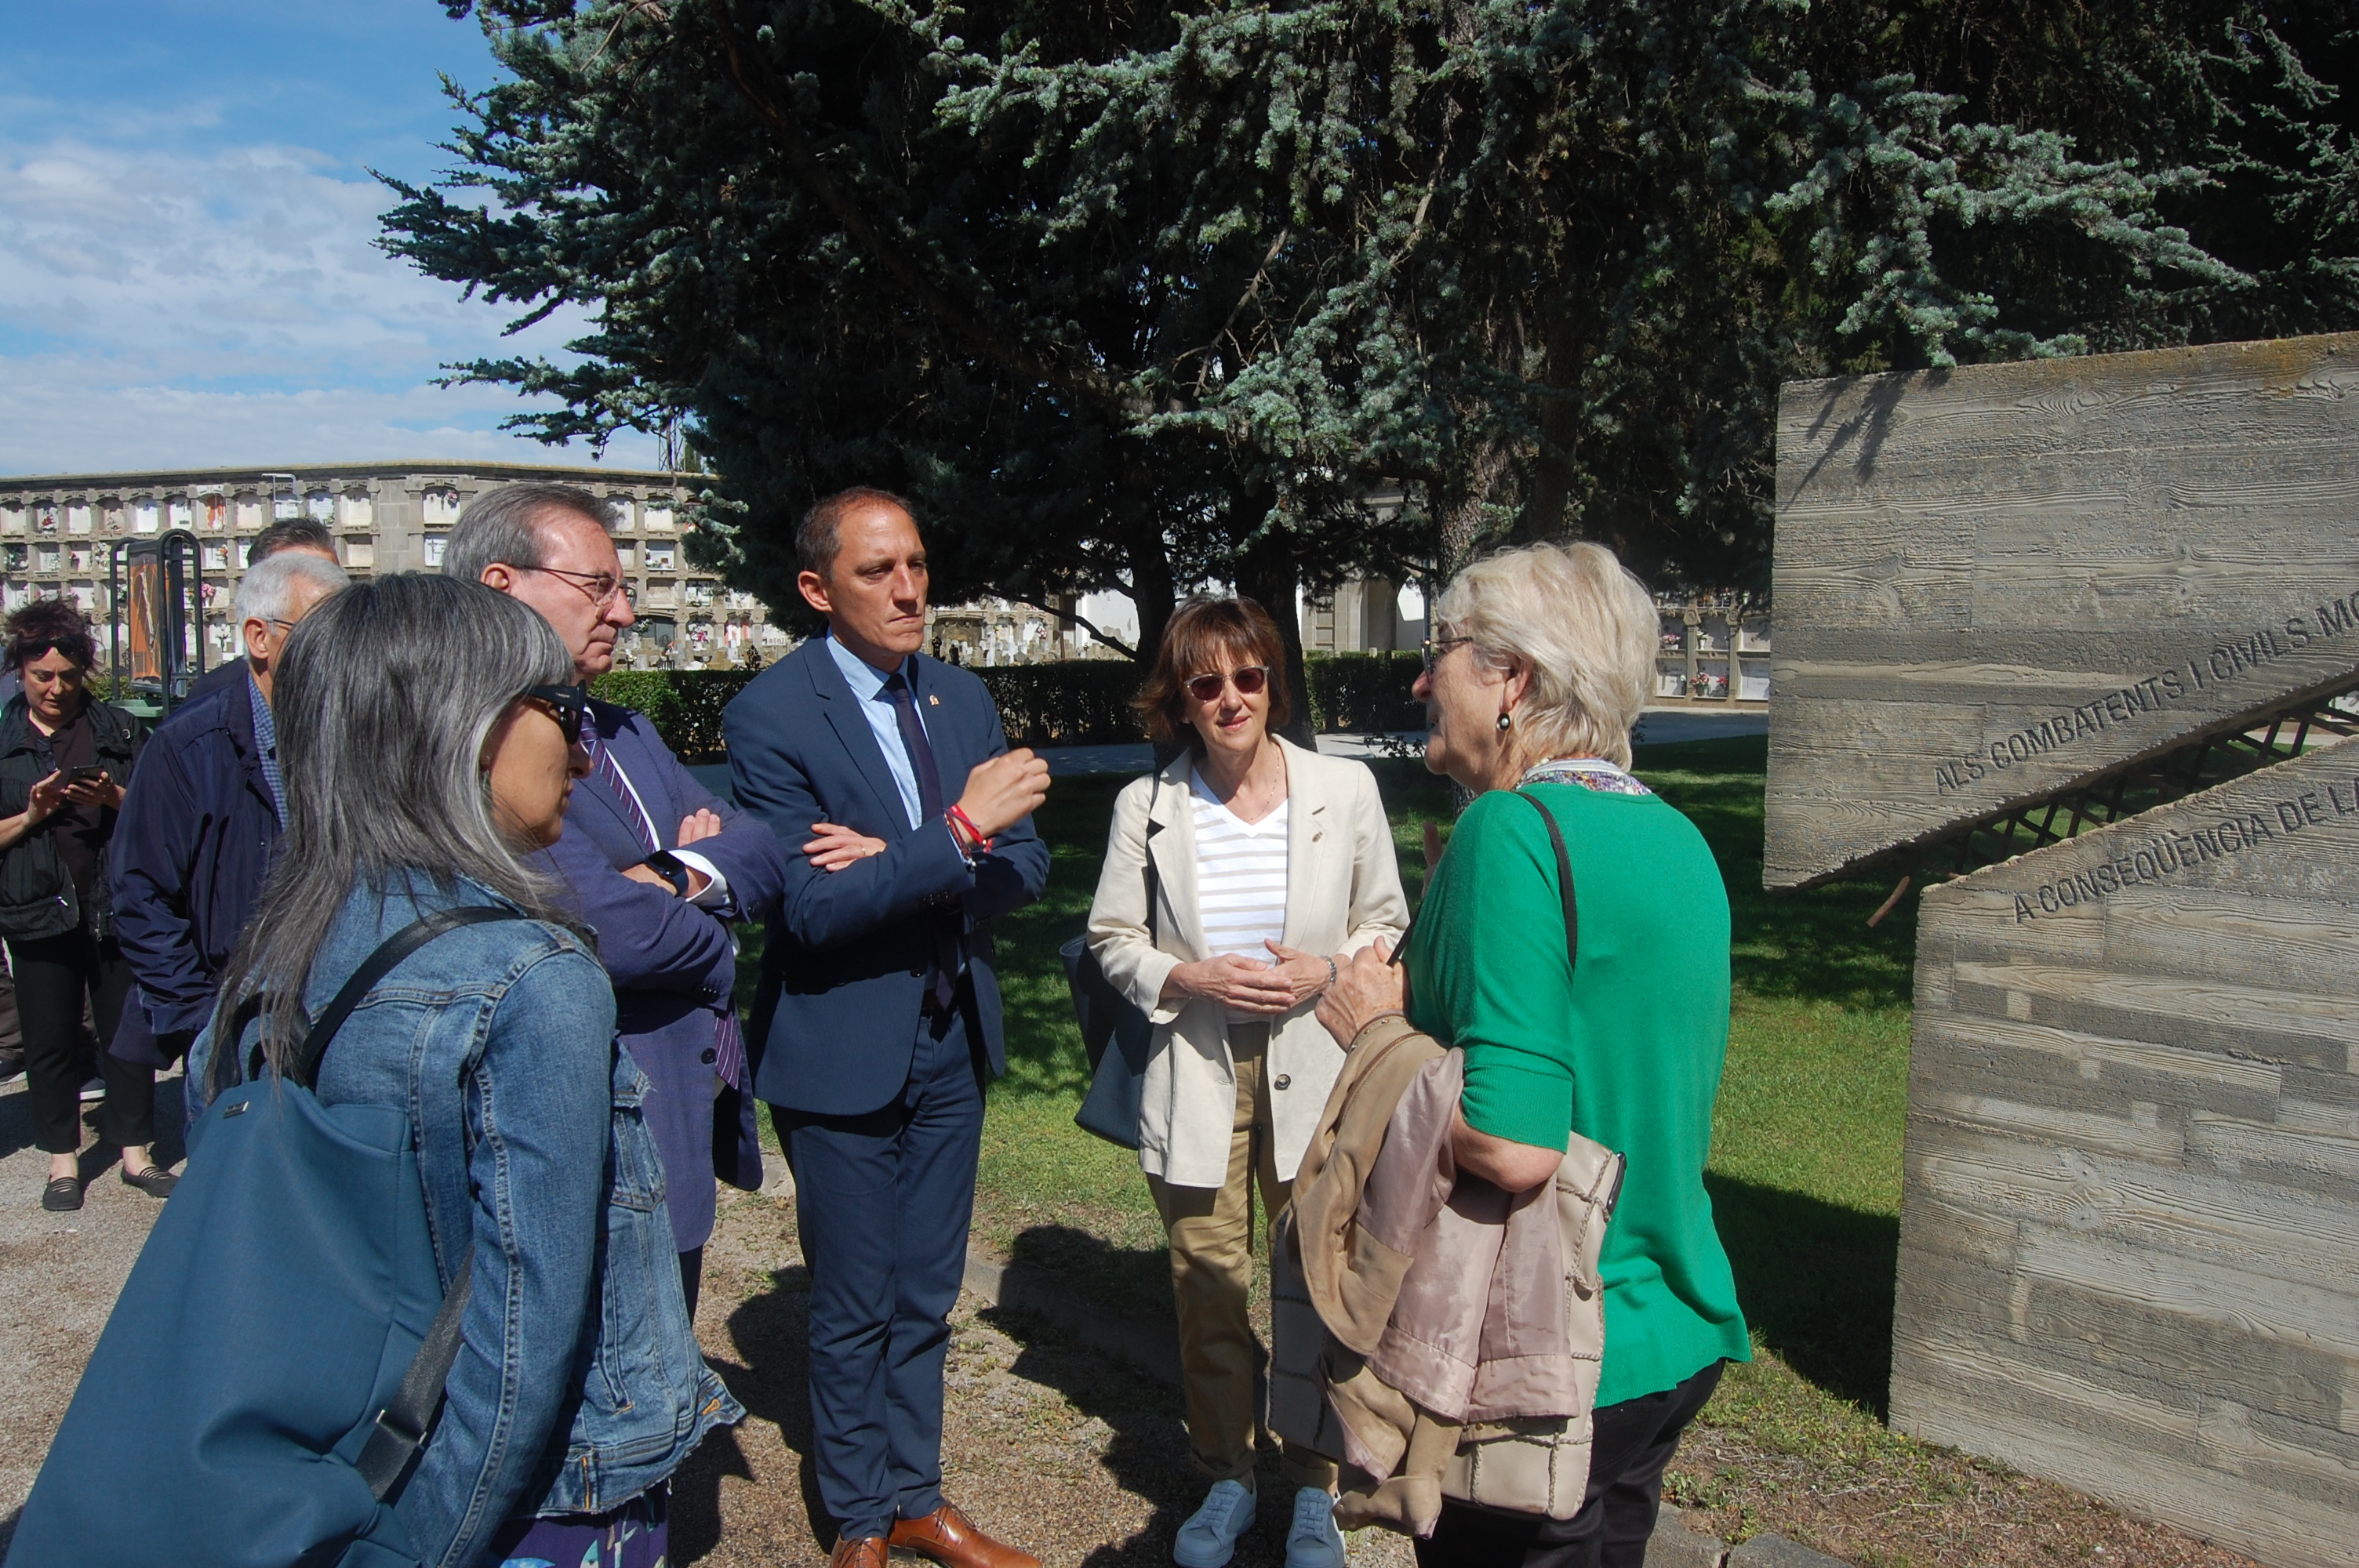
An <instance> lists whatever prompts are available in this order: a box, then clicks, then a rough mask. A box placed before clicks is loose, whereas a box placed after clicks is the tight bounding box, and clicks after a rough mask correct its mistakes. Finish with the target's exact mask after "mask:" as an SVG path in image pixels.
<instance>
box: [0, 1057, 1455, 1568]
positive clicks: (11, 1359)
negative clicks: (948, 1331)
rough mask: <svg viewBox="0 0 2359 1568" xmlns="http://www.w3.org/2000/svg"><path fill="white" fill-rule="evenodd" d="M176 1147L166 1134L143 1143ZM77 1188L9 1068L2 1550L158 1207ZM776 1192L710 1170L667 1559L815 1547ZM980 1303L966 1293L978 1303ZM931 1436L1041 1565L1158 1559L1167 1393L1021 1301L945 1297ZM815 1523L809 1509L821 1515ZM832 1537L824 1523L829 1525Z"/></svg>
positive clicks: (798, 1331)
mask: <svg viewBox="0 0 2359 1568" xmlns="http://www.w3.org/2000/svg"><path fill="white" fill-rule="evenodd" d="M157 1101H158V1103H157V1120H158V1124H159V1125H163V1126H169V1127H173V1128H177V1127H178V1126H179V1117H180V1094H179V1079H178V1077H177V1076H176V1077H173V1078H169V1079H167V1080H166V1081H165V1082H164V1083H163V1084H161V1085H159V1086H158V1095H157ZM160 1152H162V1153H163V1154H165V1155H167V1156H168V1157H169V1158H170V1159H171V1160H172V1161H173V1162H177V1161H178V1158H179V1149H178V1148H177V1146H174V1147H170V1148H167V1149H165V1150H163V1151H160ZM83 1171H84V1174H85V1176H86V1177H90V1178H92V1179H91V1180H90V1184H89V1190H88V1194H87V1197H86V1199H85V1203H84V1206H83V1207H82V1210H81V1212H79V1213H76V1214H64V1215H53V1214H49V1213H47V1212H45V1211H43V1209H42V1208H41V1206H40V1194H41V1186H42V1184H43V1182H44V1181H45V1179H46V1177H47V1157H46V1156H44V1155H43V1154H42V1153H41V1152H39V1151H38V1150H37V1149H35V1148H33V1147H32V1118H31V1114H30V1110H29V1108H28V1106H27V1100H26V1096H25V1089H24V1083H23V1080H22V1079H18V1080H17V1081H16V1082H15V1083H13V1084H10V1085H7V1086H5V1087H0V1300H5V1301H6V1302H8V1303H11V1305H12V1310H11V1311H9V1312H8V1313H7V1314H5V1317H0V1409H5V1410H6V1411H8V1412H9V1416H8V1419H7V1421H6V1422H0V1552H5V1548H6V1544H7V1538H8V1536H9V1535H10V1534H11V1533H13V1530H14V1528H15V1524H16V1512H17V1509H19V1508H21V1507H22V1506H23V1503H24V1499H25V1495H26V1494H27V1492H28V1491H30V1490H31V1488H32V1484H33V1477H34V1476H35V1475H36V1474H37V1473H38V1470H39V1468H40V1463H41V1456H42V1455H43V1454H45V1453H47V1452H48V1450H49V1440H50V1438H51V1437H52V1436H53V1435H54V1434H55V1433H56V1432H57V1427H58V1422H59V1421H60V1419H61V1418H62V1417H63V1416H64V1414H65V1409H66V1405H67V1403H68V1402H69V1401H70V1400H71V1399H72V1397H73V1389H74V1383H75V1381H76V1379H79V1378H80V1377H81V1375H82V1364H83V1363H84V1362H85V1361H86V1360H87V1359H88V1358H89V1356H90V1352H91V1347H92V1345H93V1344H95V1343H96V1341H97V1338H98V1335H99V1331H100V1330H101V1329H102V1328H103V1327H104V1326H105V1325H106V1316H107V1314H108V1312H109V1311H110V1310H111V1309H112V1307H113V1306H114V1298H115V1295H116V1292H119V1291H120V1290H121V1289H122V1287H123V1281H124V1279H125V1276H126V1275H127V1274H129V1272H130V1271H131V1264H132V1261H133V1260H135V1259H136V1257H137V1256H138V1252H139V1248H140V1246H141V1244H142V1243H143V1242H144V1241H145V1240H146V1239H147V1227H149V1226H150V1225H151V1224H153V1223H154V1221H155V1217H156V1215H157V1213H158V1208H159V1206H158V1204H157V1203H156V1202H155V1200H153V1199H152V1198H149V1197H147V1196H146V1195H142V1194H140V1193H138V1192H136V1191H135V1190H133V1189H132V1188H130V1187H126V1186H125V1185H124V1184H122V1183H121V1182H120V1181H118V1180H117V1179H116V1178H115V1175H114V1161H113V1159H112V1157H111V1153H110V1158H109V1159H108V1161H107V1163H106V1164H105V1165H104V1166H100V1165H99V1164H98V1163H97V1162H96V1161H95V1160H94V1159H92V1158H91V1157H89V1156H85V1158H84V1162H83ZM793 1215H794V1211H793V1206H792V1204H791V1203H789V1202H787V1201H785V1200H783V1199H782V1198H780V1197H777V1196H772V1195H755V1194H741V1193H732V1192H730V1191H728V1190H727V1189H723V1194H722V1198H721V1225H720V1228H719V1230H718V1231H717V1233H716V1234H715V1235H714V1237H713V1240H712V1246H711V1248H710V1249H709V1251H708V1254H707V1262H706V1266H705V1276H704V1279H705V1283H704V1299H703V1301H702V1303H701V1307H700V1311H699V1314H698V1320H697V1331H698V1335H699V1336H700V1337H701V1340H702V1341H703V1344H704V1347H705V1354H706V1356H707V1357H708V1358H709V1359H710V1360H711V1361H712V1365H713V1366H714V1367H715V1368H717V1369H718V1370H719V1371H720V1372H721V1374H722V1376H723V1377H724V1378H726V1379H728V1381H729V1385H730V1387H731V1388H732V1389H734V1390H736V1392H737V1395H738V1397H739V1398H740V1399H742V1400H744V1401H745V1405H746V1408H747V1409H748V1411H750V1412H751V1414H750V1415H749V1417H748V1419H747V1420H746V1422H745V1424H744V1425H742V1426H740V1427H738V1428H737V1429H736V1430H734V1431H733V1432H728V1433H721V1434H719V1435H717V1436H715V1437H713V1438H712V1439H711V1440H710V1441H708V1442H707V1443H706V1444H704V1445H703V1447H702V1448H701V1449H700V1450H699V1451H698V1453H697V1454H696V1455H695V1456H694V1457H693V1458H692V1459H691V1460H690V1462H689V1465H688V1466H687V1467H686V1469H684V1470H683V1471H682V1472H681V1474H680V1476H679V1480H678V1482H677V1484H676V1485H675V1487H674V1505H673V1507H674V1520H675V1522H674V1525H673V1538H672V1539H673V1552H672V1559H673V1561H674V1562H677V1563H683V1564H685V1563H712V1564H714V1565H715V1568H736V1565H739V1564H744V1565H745V1568H756V1565H759V1568H777V1565H779V1564H799V1563H811V1564H817V1563H824V1562H826V1560H827V1552H826V1551H825V1550H824V1548H823V1547H822V1545H821V1539H820V1533H819V1532H818V1531H815V1530H814V1526H813V1520H814V1518H815V1516H816V1515H817V1498H816V1495H815V1494H814V1493H813V1492H812V1490H811V1480H810V1475H811V1472H810V1464H809V1462H808V1461H807V1459H806V1458H805V1453H806V1450H807V1448H808V1446H809V1444H810V1416H809V1413H808V1411H809V1407H808V1406H807V1404H806V1402H805V1395H804V1383H803V1372H804V1364H805V1356H804V1349H803V1322H804V1307H805V1303H806V1301H807V1297H808V1291H809V1287H808V1283H807V1276H806V1275H805V1273H804V1271H803V1268H802V1263H801V1258H800V1254H799V1252H798V1250H797V1249H796V1245H795V1238H794V1217H793ZM979 1309H980V1310H979ZM949 1380H950V1390H951V1393H950V1408H949V1421H948V1428H949V1429H948V1431H947V1433H945V1438H944V1444H943V1446H944V1450H945V1453H944V1465H945V1470H946V1472H947V1477H946V1478H947V1481H948V1487H947V1489H948V1491H949V1493H950V1495H951V1497H952V1498H954V1499H956V1500H957V1501H958V1502H959V1503H960V1505H961V1506H962V1507H963V1508H965V1509H968V1511H969V1512H971V1513H972V1514H973V1516H974V1517H975V1519H977V1520H978V1521H979V1522H981V1523H982V1524H984V1527H985V1528H986V1529H989V1530H993V1531H994V1532H995V1533H996V1534H999V1535H1001V1536H1003V1537H1005V1538H1006V1539H1007V1540H1010V1541H1016V1542H1018V1543H1020V1544H1022V1545H1023V1546H1025V1547H1027V1549H1029V1550H1031V1551H1034V1552H1038V1553H1039V1555H1040V1557H1041V1560H1042V1561H1043V1562H1044V1563H1049V1564H1058V1565H1062V1564H1076V1563H1088V1564H1091V1565H1092V1568H1111V1565H1113V1564H1132V1563H1135V1564H1138V1565H1140V1568H1160V1565H1161V1564H1165V1563H1169V1561H1170V1538H1171V1532H1172V1531H1173V1530H1175V1529H1177V1528H1178V1526H1179V1524H1180V1520H1182V1519H1185V1518H1186V1517H1187V1516H1188V1514H1189V1512H1190V1510H1191V1509H1193V1508H1194V1507H1195V1505H1196V1503H1197V1502H1198V1501H1199V1500H1200V1498H1201V1492H1202V1487H1201V1483H1200V1482H1199V1481H1198V1480H1197V1478H1196V1477H1195V1476H1193V1475H1192V1474H1191V1473H1190V1470H1189V1468H1188V1462H1187V1440H1186V1435H1185V1433H1184V1432H1183V1430H1182V1428H1181V1424H1180V1404H1179V1399H1178V1396H1177V1395H1176V1394H1175V1393H1173V1392H1172V1391H1171V1390H1169V1389H1168V1388H1166V1387H1164V1386H1163V1385H1162V1384H1159V1383H1157V1382H1155V1381H1153V1380H1151V1379H1147V1378H1146V1377H1144V1376H1142V1375H1140V1374H1137V1373H1135V1372H1132V1371H1130V1370H1128V1369H1127V1368H1124V1367H1123V1366H1121V1365H1120V1364H1119V1363H1116V1362H1114V1361H1111V1360H1109V1359H1107V1358H1105V1357H1101V1356H1099V1355H1097V1354H1095V1353H1093V1352H1092V1351H1089V1350H1087V1349H1084V1348H1082V1347H1081V1346H1077V1345H1075V1344H1073V1343H1072V1342H1071V1340H1069V1339H1067V1338H1066V1337H1065V1336H1062V1335H1061V1334H1060V1333H1059V1332H1058V1331H1057V1330H1055V1329H1054V1328H1052V1327H1050V1326H1049V1325H1046V1324H1044V1323H1042V1322H1040V1321H1039V1320H1037V1319H1034V1318H1031V1317H1029V1316H1028V1315H1027V1314H1020V1313H1002V1312H999V1311H997V1310H996V1309H991V1308H987V1307H984V1304H983V1303H981V1302H980V1301H979V1300H978V1299H977V1298H975V1297H973V1296H967V1297H964V1298H962V1300H961V1302H960V1305H959V1311H958V1315H957V1320H956V1338H955V1339H954V1340H953V1342H952V1351H951V1368H950V1379H949ZM1261 1485H1262V1486H1263V1487H1265V1488H1266V1492H1265V1495H1266V1497H1267V1498H1268V1499H1269V1501H1268V1502H1267V1503H1266V1504H1265V1506H1264V1509H1263V1515H1262V1519H1261V1522H1260V1526H1259V1528H1258V1529H1257V1530H1256V1532H1255V1533H1254V1534H1253V1535H1251V1536H1249V1537H1248V1538H1247V1541H1246V1542H1245V1547H1244V1549H1243V1550H1241V1551H1240V1552H1238V1553H1237V1557H1236V1563H1237V1568H1277V1564H1278V1563H1282V1561H1283V1560H1284V1556H1285V1548H1284V1542H1283V1531H1284V1529H1285V1524H1286V1515H1285V1512H1284V1509H1285V1508H1286V1506H1287V1503H1288V1502H1289V1501H1290V1496H1289V1494H1288V1493H1287V1492H1286V1490H1285V1489H1284V1487H1283V1484H1282V1482H1281V1481H1280V1480H1279V1478H1278V1476H1277V1464H1276V1459H1275V1456H1274V1455H1272V1456H1269V1457H1268V1462H1267V1463H1266V1465H1265V1469H1264V1474H1263V1476H1262V1477H1261ZM821 1529H822V1530H823V1529H824V1526H823V1523H822V1526H821ZM828 1533H829V1534H830V1537H831V1539H832V1532H828ZM1352 1560H1353V1563H1355V1564H1363V1563H1364V1564H1368V1565H1370V1568H1376V1565H1379V1564H1381V1565H1383V1568H1408V1563H1410V1562H1411V1561H1412V1559H1411V1557H1410V1554H1409V1552H1408V1549H1407V1543H1406V1542H1403V1541H1398V1540H1397V1539H1386V1540H1382V1541H1379V1540H1376V1539H1375V1538H1374V1537H1373V1535H1370V1536H1364V1537H1362V1538H1361V1540H1360V1541H1358V1542H1356V1543H1355V1545H1354V1550H1353V1553H1352Z"/></svg>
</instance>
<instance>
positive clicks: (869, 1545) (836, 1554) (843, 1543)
mask: <svg viewBox="0 0 2359 1568" xmlns="http://www.w3.org/2000/svg"><path fill="white" fill-rule="evenodd" d="M890 1560H891V1559H890V1556H889V1554H888V1553H887V1552H886V1547H885V1538H884V1537H883V1536H881V1535H864V1536H861V1537H859V1538H858V1539H856V1540H855V1539H854V1538H853V1537H851V1536H849V1535H844V1536H838V1537H837V1538H836V1542H835V1550H834V1551H833V1552H830V1553H829V1554H828V1559H827V1568H886V1563H888V1562H889V1561H890Z"/></svg>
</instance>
